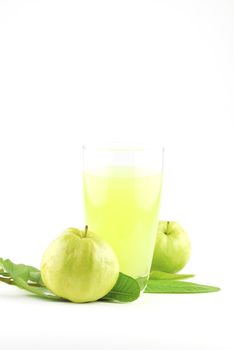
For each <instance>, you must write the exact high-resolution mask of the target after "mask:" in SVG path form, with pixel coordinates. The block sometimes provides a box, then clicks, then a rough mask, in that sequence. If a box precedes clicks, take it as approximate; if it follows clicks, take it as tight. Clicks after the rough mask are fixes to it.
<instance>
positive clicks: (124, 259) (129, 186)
mask: <svg viewBox="0 0 234 350" xmlns="http://www.w3.org/2000/svg"><path fill="white" fill-rule="evenodd" d="M83 159H84V164H83V186H84V204H85V220H86V223H87V225H88V226H89V229H90V231H92V232H95V233H96V234H98V235H99V236H101V237H102V238H103V239H105V240H106V241H107V242H108V243H109V244H110V245H111V246H112V248H113V249H114V251H115V253H116V254H117V256H118V259H119V263H120V271H121V272H123V273H125V274H128V275H130V276H132V277H134V278H139V280H141V283H142V285H143V286H144V284H145V282H146V281H147V278H148V275H149V272H150V267H151V262H152V256H153V251H154V244H155V239H156V232H157V226H158V219H159V206H160V195H161V188H162V168H163V149H155V148H141V147H139V148H131V147H130V148H129V147H126V148H124V147H123V148H121V147H120V148H119V147H117V148H116V147H114V148H111V147H110V148H105V147H89V146H83Z"/></svg>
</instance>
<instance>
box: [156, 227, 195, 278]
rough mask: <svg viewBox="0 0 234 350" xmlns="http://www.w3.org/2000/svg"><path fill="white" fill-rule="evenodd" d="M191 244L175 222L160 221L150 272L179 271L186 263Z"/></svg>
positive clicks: (184, 232)
mask: <svg viewBox="0 0 234 350" xmlns="http://www.w3.org/2000/svg"><path fill="white" fill-rule="evenodd" d="M190 253H191V243H190V239H189V237H188V234H187V233H186V231H185V230H184V229H183V228H182V227H181V225H179V224H178V223H177V222H175V221H170V222H168V221H160V222H159V225H158V232H157V238H156V243H155V248H154V255H153V261H152V265H151V271H154V270H160V271H164V272H168V273H176V272H178V271H180V270H181V269H182V268H183V267H184V266H185V265H186V264H187V262H188V260H189V257H190Z"/></svg>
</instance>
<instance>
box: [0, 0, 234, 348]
mask: <svg viewBox="0 0 234 350" xmlns="http://www.w3.org/2000/svg"><path fill="white" fill-rule="evenodd" d="M233 62H234V2H233V1H231V0H229V1H228V0H219V1H207V0H205V1H195V0H194V1H188V0H187V1H172V0H171V1H169V0H161V1H146V0H145V1H136V0H135V1H128V0H125V1H121V0H119V1H110V0H109V1H89V0H86V1H71V0H66V1H65V0H64V1H60V0H56V1H55V0H54V1H53V0H47V1H44V0H41V1H39V0H31V1H30V0H28V1H26V0H17V1H13V0H12V1H10V0H9V1H8V0H0V256H1V257H4V258H11V259H12V260H13V261H15V262H24V263H28V264H32V265H33V264H34V265H36V266H40V258H41V255H42V252H43V250H44V249H45V248H46V246H47V245H48V243H49V242H50V241H51V240H52V239H53V238H55V237H56V236H57V235H58V234H59V233H60V232H61V231H62V230H63V229H65V228H66V227H69V226H81V225H83V215H82V191H81V145H82V144H83V143H88V142H90V141H92V142H100V141H102V142H103V141H104V142H106V143H108V142H110V141H119V142H126V141H128V142H132V143H134V142H139V141H140V142H150V143H155V144H161V145H164V146H165V147H166V154H165V177H164V188H163V198H162V208H161V218H162V219H168V220H172V219H174V220H177V221H178V222H180V223H181V224H182V225H183V226H184V227H185V228H186V229H187V231H188V233H189V235H190V237H191V240H192V246H193V254H192V257H191V260H190V262H189V264H188V265H187V266H186V268H185V269H184V272H189V273H196V275H197V276H196V279H195V281H197V282H201V283H202V282H203V283H207V284H209V283H210V284H213V285H218V286H220V287H221V288H222V291H221V292H220V293H214V294H202V295H199V294H197V295H156V294H155V295H144V296H143V297H142V298H140V299H139V300H137V301H136V302H134V303H131V304H126V305H119V304H108V303H100V302H99V303H92V304H83V305H79V304H77V305H75V304H70V303H53V302H47V301H44V300H39V299H37V298H34V297H31V296H29V295H25V293H24V292H22V291H18V290H16V289H15V288H14V287H8V286H5V285H2V284H1V285H0V310H1V316H0V333H1V334H0V339H1V349H3V350H8V349H9V350H12V349H32V348H38V349H39V348H41V349H42V348H43V349H64V348H66V349H72V350H73V349H79V348H80V349H82V350H86V349H102V350H105V349H149V350H151V349H155V350H170V349H173V350H174V349H175V350H177V349H178V350H179V349H180V350H185V349H186V350H187V349H191V350H193V349H194V350H209V349H212V350H221V349H224V350H229V349H230V350H231V349H234V341H233V334H232V333H233V325H232V324H233V312H234V308H233V306H234V305H233V288H234V283H233V269H232V266H233V265H234V264H233V250H234V248H233V244H234V239H233V235H234V231H233V198H234V187H233V177H234V170H233V149H234V141H233V133H234V122H233V118H234V102H233V101H234V100H233V98H234V63H233Z"/></svg>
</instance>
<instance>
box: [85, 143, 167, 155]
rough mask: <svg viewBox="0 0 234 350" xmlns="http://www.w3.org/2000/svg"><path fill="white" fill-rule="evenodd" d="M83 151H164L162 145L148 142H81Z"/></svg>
mask: <svg viewBox="0 0 234 350" xmlns="http://www.w3.org/2000/svg"><path fill="white" fill-rule="evenodd" d="M82 150H83V151H93V152H96V151H98V152H148V151H151V152H155V151H156V152H160V153H164V152H165V147H164V146H163V145H157V144H148V143H140V144H138V143H133V144H126V143H118V144H115V143H113V144H112V143H110V144H89V143H88V144H83V145H82Z"/></svg>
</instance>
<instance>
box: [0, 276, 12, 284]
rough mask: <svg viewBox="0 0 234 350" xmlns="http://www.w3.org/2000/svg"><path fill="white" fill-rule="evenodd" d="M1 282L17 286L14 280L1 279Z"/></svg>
mask: <svg viewBox="0 0 234 350" xmlns="http://www.w3.org/2000/svg"><path fill="white" fill-rule="evenodd" d="M0 282H4V283H7V284H15V283H14V281H13V279H12V278H5V277H0Z"/></svg>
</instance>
